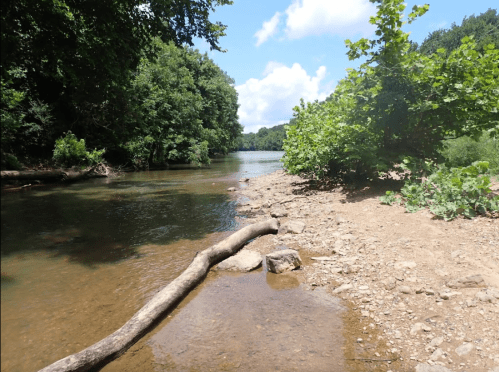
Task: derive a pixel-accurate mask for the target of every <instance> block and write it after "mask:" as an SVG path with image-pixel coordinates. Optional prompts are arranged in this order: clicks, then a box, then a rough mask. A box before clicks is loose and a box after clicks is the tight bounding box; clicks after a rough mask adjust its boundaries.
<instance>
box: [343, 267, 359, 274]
mask: <svg viewBox="0 0 499 372" xmlns="http://www.w3.org/2000/svg"><path fill="white" fill-rule="evenodd" d="M360 269H361V266H359V265H344V266H343V274H354V273H358V272H359V270H360Z"/></svg>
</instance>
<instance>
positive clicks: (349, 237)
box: [340, 234, 357, 242]
mask: <svg viewBox="0 0 499 372" xmlns="http://www.w3.org/2000/svg"><path fill="white" fill-rule="evenodd" d="M340 239H341V240H346V241H351V242H353V241H354V240H357V237H356V236H355V235H352V234H345V235H341V236H340Z"/></svg>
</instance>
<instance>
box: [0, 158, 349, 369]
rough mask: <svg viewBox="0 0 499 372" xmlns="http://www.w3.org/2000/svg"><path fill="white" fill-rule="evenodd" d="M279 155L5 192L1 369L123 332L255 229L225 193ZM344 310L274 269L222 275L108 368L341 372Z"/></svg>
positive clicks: (44, 361)
mask: <svg viewBox="0 0 499 372" xmlns="http://www.w3.org/2000/svg"><path fill="white" fill-rule="evenodd" d="M281 156H282V153H279V152H242V153H235V154H230V155H229V156H227V157H220V158H217V159H214V160H213V162H212V164H211V165H210V167H207V168H201V169H196V168H188V169H185V168H184V169H175V170H166V171H150V172H138V173H127V174H125V175H124V176H122V177H119V178H115V179H93V180H88V181H84V182H79V183H74V184H68V185H58V186H46V187H43V188H37V189H33V190H25V191H22V192H16V193H6V192H4V193H2V200H1V202H2V203H1V222H2V225H1V271H2V276H1V278H2V281H1V355H2V363H1V370H2V371H37V370H38V369H40V368H43V367H45V366H47V365H49V364H50V363H53V362H54V361H56V360H58V359H60V358H63V357H65V356H67V355H68V354H71V353H75V352H78V351H80V350H82V349H83V348H85V347H87V346H89V345H91V344H93V343H95V342H97V341H99V340H100V339H102V338H104V337H106V336H107V335H109V334H110V333H112V332H114V331H115V330H116V329H118V328H119V327H121V326H122V325H123V324H124V323H125V322H126V321H127V320H128V319H129V318H130V317H131V316H132V315H133V314H134V313H135V312H136V311H137V310H139V309H140V308H141V307H142V306H143V305H144V304H145V303H146V302H147V301H148V300H149V299H150V298H151V297H152V296H153V295H154V294H155V293H157V292H158V291H159V290H160V289H161V288H163V287H164V286H165V285H167V284H168V283H169V282H171V281H172V280H173V279H174V278H176V277H177V276H178V275H179V274H180V273H181V272H182V271H183V270H184V269H185V268H186V267H187V266H188V265H189V263H190V262H191V260H192V258H193V257H194V255H195V252H196V251H200V250H203V249H206V248H208V247H209V246H211V245H213V244H215V243H217V242H219V241H220V240H222V239H224V238H225V237H227V236H228V235H230V234H231V232H233V231H235V230H237V229H238V228H239V227H241V226H242V225H243V224H244V216H237V212H236V209H235V207H236V204H237V202H238V201H237V199H236V198H235V196H234V194H231V193H229V192H227V191H226V190H227V188H228V187H231V186H238V180H239V179H240V178H241V177H257V176H259V175H262V174H267V173H271V172H273V171H275V170H277V169H280V168H281V163H280V162H279V159H280V157H281ZM340 314H341V307H340V305H339V304H338V302H337V301H336V300H334V299H331V298H330V297H329V296H327V295H325V293H321V292H320V291H318V290H316V291H314V292H313V293H312V292H310V291H304V290H303V289H301V288H300V286H299V283H298V281H293V280H291V281H289V280H288V281H282V280H281V279H279V277H278V276H276V275H274V274H270V273H267V272H266V270H265V267H263V268H261V269H259V270H256V271H254V272H251V273H248V274H228V273H221V272H210V274H209V275H208V277H207V278H206V280H205V281H204V282H203V283H202V284H200V285H199V286H198V287H197V288H196V289H195V290H194V291H193V292H192V293H191V294H190V295H189V296H187V298H186V299H184V301H182V303H181V304H180V305H179V307H178V308H177V309H175V310H174V311H173V312H172V313H171V314H169V315H167V316H166V317H165V318H164V319H163V320H162V321H161V322H159V323H158V325H157V326H156V327H155V328H154V330H153V331H151V332H150V333H149V334H147V335H145V336H144V338H143V339H141V340H140V341H139V342H138V343H137V344H136V345H134V346H132V348H131V349H130V350H129V351H128V352H126V353H125V354H124V355H123V356H122V357H120V358H118V359H117V360H115V361H113V362H111V363H110V364H108V365H107V366H105V367H104V368H103V370H104V371H126V370H129V371H209V370H212V371H219V370H223V371H267V370H272V371H275V370H282V371H302V370H306V369H308V370H312V371H332V370H333V371H343V370H344V366H343V355H342V353H341V352H340V351H339V350H341V346H342V343H343V338H342V333H341V327H342V325H341V321H340Z"/></svg>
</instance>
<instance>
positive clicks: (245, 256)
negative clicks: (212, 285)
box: [217, 250, 262, 272]
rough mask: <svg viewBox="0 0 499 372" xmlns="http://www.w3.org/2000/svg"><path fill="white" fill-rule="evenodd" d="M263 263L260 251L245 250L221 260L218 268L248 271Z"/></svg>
mask: <svg viewBox="0 0 499 372" xmlns="http://www.w3.org/2000/svg"><path fill="white" fill-rule="evenodd" d="M261 264H262V255H261V254H260V253H258V252H254V251H248V250H243V251H240V252H239V253H237V254H236V255H234V256H230V257H229V258H227V259H226V260H223V261H222V262H220V263H219V264H218V266H217V269H218V270H227V271H242V272H248V271H251V270H253V269H256V268H257V267H260V265H261Z"/></svg>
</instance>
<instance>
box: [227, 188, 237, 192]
mask: <svg viewBox="0 0 499 372" xmlns="http://www.w3.org/2000/svg"><path fill="white" fill-rule="evenodd" d="M236 190H237V189H236V188H235V187H229V188H228V189H227V191H236Z"/></svg>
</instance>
